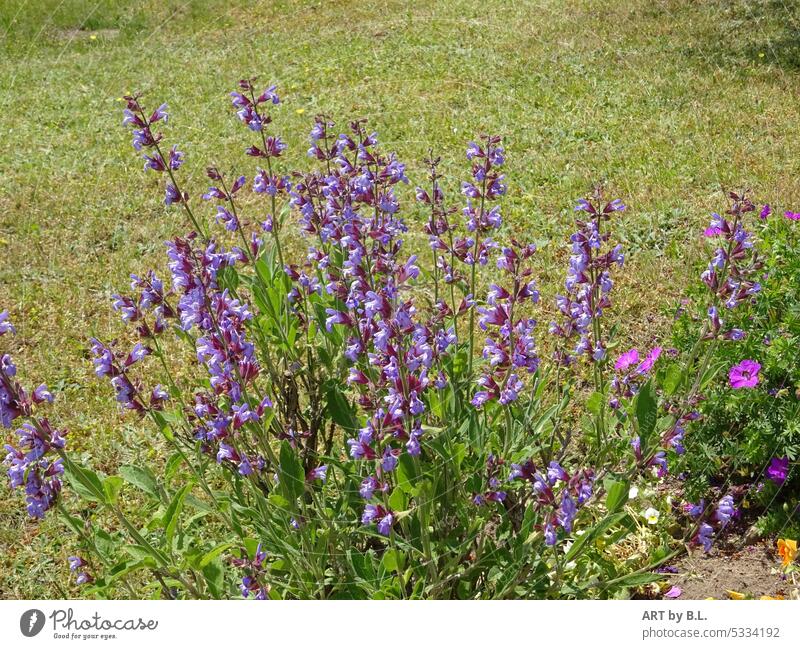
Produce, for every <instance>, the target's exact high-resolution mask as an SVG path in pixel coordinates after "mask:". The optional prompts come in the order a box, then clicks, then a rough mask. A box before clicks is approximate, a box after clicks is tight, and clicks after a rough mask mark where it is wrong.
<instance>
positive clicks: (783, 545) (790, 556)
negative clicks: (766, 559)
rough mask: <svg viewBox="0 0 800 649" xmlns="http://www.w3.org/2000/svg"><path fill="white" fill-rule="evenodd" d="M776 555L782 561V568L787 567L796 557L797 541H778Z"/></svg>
mask: <svg viewBox="0 0 800 649" xmlns="http://www.w3.org/2000/svg"><path fill="white" fill-rule="evenodd" d="M778 554H779V555H781V559H783V567H784V568H785V567H786V566H788V565H789V564H790V563H791V562H792V561H794V559H795V557H796V556H797V541H793V540H792V539H778Z"/></svg>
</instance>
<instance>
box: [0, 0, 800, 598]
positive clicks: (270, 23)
mask: <svg viewBox="0 0 800 649" xmlns="http://www.w3.org/2000/svg"><path fill="white" fill-rule="evenodd" d="M799 34H800V6H798V5H797V4H796V3H793V2H790V1H789V0H785V2H784V1H782V0H777V1H773V0H749V1H746V0H704V1H703V2H695V1H692V0H594V1H592V0H542V1H541V2H534V1H528V0H515V2H505V1H503V0H482V1H480V2H477V1H475V0H444V1H441V2H433V3H421V2H403V1H400V0H387V1H385V2H381V3H375V2H363V1H361V0H349V1H344V0H332V1H330V0H329V1H325V2H316V3H314V2H300V1H294V0H281V1H278V2H266V1H262V2H252V1H251V0H248V1H243V0H224V1H223V0H209V1H205V2H203V1H201V0H189V1H185V0H160V1H156V0H145V1H143V2H136V3H130V2H126V1H124V0H100V1H99V2H98V1H96V0H0V53H2V57H0V115H2V118H1V119H0V142H2V144H1V145H0V260H1V261H0V310H2V309H5V308H7V309H9V310H10V311H11V314H12V318H13V321H14V322H15V323H16V324H17V326H18V329H19V336H17V337H16V338H15V339H14V340H13V341H11V344H12V346H13V347H12V349H11V350H10V351H12V353H13V354H14V355H15V357H16V359H17V361H18V364H19V366H20V368H21V370H22V371H21V374H22V375H23V376H24V377H26V378H29V379H30V382H33V381H36V382H37V384H38V382H40V381H42V380H47V381H48V383H49V384H50V385H51V387H53V388H55V390H57V391H58V395H57V396H58V402H59V405H57V406H56V407H55V408H54V412H53V414H52V419H53V420H54V421H57V422H58V423H59V424H60V425H61V424H63V425H65V426H67V427H68V428H69V429H70V438H69V439H70V442H69V443H70V445H71V447H72V448H74V449H79V451H80V452H81V453H84V454H85V455H86V456H87V457H91V460H92V462H93V463H94V464H95V466H96V467H98V468H100V469H105V470H108V471H111V470H114V468H115V467H116V465H117V464H119V463H120V462H122V461H129V460H131V459H133V460H140V459H143V458H146V457H147V456H148V454H151V453H154V452H156V451H154V447H153V444H152V443H151V436H152V433H151V432H150V431H148V430H147V429H146V428H144V429H140V428H139V427H138V424H137V422H136V421H134V420H133V419H127V418H126V419H121V418H120V417H119V415H118V413H117V412H116V411H115V410H114V407H113V406H111V405H109V398H108V397H109V395H108V387H107V386H106V385H102V384H100V383H99V382H97V381H95V380H93V377H92V374H91V364H90V363H89V361H88V355H87V345H86V340H87V337H88V336H89V335H91V334H94V333H97V334H100V335H102V336H104V337H107V338H110V337H114V336H116V335H120V332H121V325H119V323H118V321H117V319H116V317H115V316H114V315H113V314H112V312H111V308H110V299H109V298H110V295H111V293H112V292H114V291H115V290H116V289H124V288H126V287H127V283H128V282H127V277H128V274H129V273H131V272H141V271H143V270H145V269H146V268H149V267H152V266H155V267H158V268H162V267H163V244H162V242H163V240H165V239H167V238H169V237H170V236H171V235H174V234H177V233H180V232H181V231H182V229H183V227H184V226H183V222H182V221H178V222H176V220H175V219H176V218H177V217H176V216H175V214H174V213H167V212H166V211H165V210H164V208H163V205H162V204H161V193H160V191H157V190H156V188H155V186H154V181H153V178H152V177H146V176H145V175H144V174H143V173H142V172H141V171H140V163H139V162H138V161H137V159H136V157H135V155H134V154H133V152H132V150H131V149H130V138H129V136H128V134H127V133H126V132H125V131H124V130H123V129H122V128H121V126H120V122H121V114H120V111H121V102H120V100H119V97H120V96H121V95H122V94H123V93H124V92H126V91H132V90H137V89H138V90H142V91H144V92H146V93H147V95H146V96H147V99H149V101H150V102H151V103H156V102H159V101H161V100H164V101H168V102H169V103H170V106H171V109H172V110H171V112H172V117H173V121H172V122H171V123H170V127H171V128H168V132H167V135H168V137H169V139H170V141H178V142H179V143H180V144H181V148H182V150H184V151H185V152H186V154H187V156H186V157H187V161H188V164H187V166H186V167H185V170H186V173H187V175H188V180H189V183H188V184H189V186H191V187H192V188H193V190H195V191H196V190H200V189H202V188H204V186H205V183H204V178H203V177H202V170H203V168H204V165H205V164H206V163H208V162H211V161H213V162H215V163H217V164H219V165H221V166H222V167H224V168H236V169H238V170H240V171H242V172H244V173H248V175H249V174H251V173H252V169H253V165H252V164H251V162H250V161H249V160H247V159H246V158H245V156H243V155H242V149H243V148H244V146H246V145H247V144H249V143H250V142H249V139H248V136H247V133H246V131H243V130H242V127H240V125H238V123H237V122H236V121H235V118H234V117H233V115H232V113H231V111H230V109H229V104H228V99H227V96H226V93H227V92H228V91H229V90H230V89H232V87H233V86H234V85H235V81H236V80H237V79H239V78H240V77H242V76H251V75H259V76H260V77H261V78H262V79H263V80H264V81H265V82H266V81H268V80H274V81H275V82H277V83H278V84H279V85H280V90H281V94H282V97H283V98H284V104H283V106H282V107H281V108H280V109H279V110H278V111H277V124H276V127H277V129H278V131H279V132H280V133H282V134H283V135H284V136H285V139H286V140H287V142H288V143H289V144H290V147H291V149H290V155H289V156H288V158H287V163H286V164H287V168H288V167H290V166H294V165H295V164H301V163H302V161H303V159H304V152H305V149H306V148H307V146H306V137H307V133H308V130H309V128H310V123H311V118H312V116H313V115H314V114H315V113H316V112H319V111H325V112H326V113H328V114H330V115H332V116H334V117H335V118H337V119H338V120H339V121H340V123H344V121H345V120H346V119H348V118H350V117H356V116H364V117H367V118H369V120H370V124H371V126H372V127H373V128H375V129H376V130H377V131H379V133H380V135H381V140H382V142H383V143H384V144H385V146H386V147H388V148H393V149H396V150H397V151H398V153H399V154H400V156H401V158H402V159H403V160H405V161H406V162H407V163H408V164H409V167H410V173H409V175H410V176H411V177H412V182H420V181H422V180H423V175H422V173H421V171H420V169H421V167H420V161H421V160H422V158H423V157H424V155H425V154H426V152H427V150H428V148H429V147H433V148H434V149H435V150H436V151H437V152H439V153H441V154H442V155H443V156H444V171H445V172H446V173H447V174H448V176H449V182H450V183H451V186H452V187H453V188H455V187H457V185H456V183H457V181H458V178H459V177H460V176H464V175H465V174H466V173H467V168H466V163H465V161H464V159H463V150H464V145H465V142H466V141H467V140H468V139H471V138H472V136H473V135H474V134H475V133H478V132H482V131H490V132H495V133H499V134H501V135H503V136H504V137H505V138H506V145H507V149H508V153H509V155H508V169H507V172H508V175H509V181H510V183H509V184H510V193H509V196H508V198H507V200H505V202H504V213H505V214H506V215H507V218H508V221H509V223H510V226H509V229H510V230H511V231H513V233H514V234H516V235H517V236H519V237H525V238H530V237H533V238H535V239H536V240H538V241H539V242H540V243H541V244H544V247H543V251H542V254H541V255H540V256H539V261H538V263H539V265H540V268H539V270H540V277H541V280H542V283H543V284H544V285H545V286H546V287H548V286H549V287H553V286H555V284H556V283H557V282H560V281H561V278H562V276H563V260H564V255H565V253H564V247H563V244H562V241H563V238H564V237H565V236H566V234H567V233H568V231H569V228H570V225H571V209H570V207H571V205H572V204H573V202H574V200H575V199H576V198H577V197H579V196H581V195H582V194H583V193H584V192H585V191H586V190H587V188H589V187H590V186H591V185H592V183H594V182H595V181H598V180H602V181H605V182H606V183H607V184H608V186H609V188H610V190H611V191H612V193H613V194H614V195H616V196H620V197H622V198H623V199H624V200H625V202H626V203H628V204H629V206H630V209H629V211H627V212H626V213H625V214H624V216H623V218H622V219H621V221H620V223H619V226H618V231H617V235H618V237H619V238H621V239H622V240H623V242H624V243H625V246H626V248H627V249H628V250H629V251H630V253H631V261H632V265H633V270H632V271H630V270H629V272H628V273H626V278H625V279H623V280H622V284H623V286H622V287H621V289H620V291H619V293H618V295H619V296H620V297H619V298H618V299H619V300H620V301H621V303H619V304H618V305H617V309H616V313H617V317H618V321H619V322H620V323H621V327H622V332H623V335H624V336H625V337H626V338H630V339H632V340H635V341H637V342H639V343H642V344H646V343H647V342H649V340H648V339H649V338H651V337H653V336H655V335H657V333H658V332H659V331H660V330H661V327H660V326H659V323H660V322H662V321H665V320H666V318H665V317H663V316H664V314H666V313H667V312H668V309H669V307H670V306H671V305H672V304H673V303H674V299H675V298H676V297H677V296H678V295H679V294H680V292H681V288H682V286H685V283H686V282H687V281H689V278H690V277H694V276H695V271H696V268H694V267H693V264H694V263H695V262H696V261H697V260H698V255H699V253H700V250H699V243H698V237H697V231H698V228H699V227H700V226H701V224H702V223H704V222H705V221H706V219H707V214H708V213H709V212H710V211H712V210H714V209H720V208H722V207H723V206H724V197H723V194H722V189H723V188H736V187H739V186H741V185H746V186H748V187H750V188H752V190H753V191H754V193H755V195H756V197H757V198H759V199H761V200H768V201H771V202H774V203H776V204H777V206H778V207H779V208H789V207H795V208H796V207H798V205H800V178H799V177H798V165H800V148H798V141H799V138H798V135H800V132H799V131H800V119H798V117H799V115H798V112H799V108H798V107H799V106H800V103H798V74H797V73H798V71H799V70H800V36H799ZM451 197H452V198H453V200H457V199H456V197H455V196H453V194H452V193H451ZM410 198H411V190H410V189H409V191H408V192H407V194H406V195H405V199H406V200H405V202H406V204H407V205H408V204H409V203H410ZM407 218H408V219H409V220H411V221H416V222H417V224H419V223H421V222H422V219H423V217H422V215H421V213H420V212H418V211H415V208H411V211H409V212H408V213H407ZM506 233H508V230H507V231H506ZM416 243H419V242H416ZM654 316H655V317H654ZM659 316H662V317H661V320H659ZM3 342H4V344H6V342H7V339H6V340H4V341H3ZM121 449H125V450H124V451H122V450H121ZM0 493H2V496H0V597H5V598H14V597H30V598H35V597H47V596H50V597H58V596H64V595H69V594H72V595H75V594H77V592H78V591H76V590H75V589H74V588H73V587H72V586H70V585H69V576H68V573H67V568H66V562H65V558H66V556H67V555H68V554H70V553H71V550H72V548H71V547H70V546H69V545H68V543H69V541H68V540H67V541H66V544H65V542H64V539H65V538H67V539H68V537H66V535H65V534H64V530H63V529H61V527H60V525H59V524H58V523H57V521H55V520H54V518H51V519H48V520H47V521H45V522H44V523H41V524H37V523H32V522H30V521H29V520H28V519H27V518H26V517H25V516H24V513H23V512H22V508H21V506H20V500H19V499H18V498H16V497H13V498H12V497H10V496H9V495H8V492H6V491H5V490H3V491H2V492H0Z"/></svg>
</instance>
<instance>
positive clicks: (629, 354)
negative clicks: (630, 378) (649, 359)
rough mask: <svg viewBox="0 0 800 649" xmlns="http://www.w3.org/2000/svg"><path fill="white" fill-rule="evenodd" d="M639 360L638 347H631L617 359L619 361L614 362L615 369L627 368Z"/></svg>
mask: <svg viewBox="0 0 800 649" xmlns="http://www.w3.org/2000/svg"><path fill="white" fill-rule="evenodd" d="M638 362H639V350H637V349H636V348H633V349H629V350H628V351H626V352H625V353H623V354H621V355H620V357H619V358H618V359H617V362H616V363H614V369H616V370H627V369H628V368H629V367H631V366H632V365H635V364H636V363H638Z"/></svg>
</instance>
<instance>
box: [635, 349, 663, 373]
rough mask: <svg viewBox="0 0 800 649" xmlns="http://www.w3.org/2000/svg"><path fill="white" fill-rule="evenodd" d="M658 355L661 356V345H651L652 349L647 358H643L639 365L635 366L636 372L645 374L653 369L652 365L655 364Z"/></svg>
mask: <svg viewBox="0 0 800 649" xmlns="http://www.w3.org/2000/svg"><path fill="white" fill-rule="evenodd" d="M659 356H661V347H653V349H652V350H651V351H650V353H649V354H648V355H647V358H645V359H644V360H643V361H642V362H641V363H640V364H639V367H637V368H636V371H637V373H639V374H647V373H648V372H649V371H650V370H651V369H653V365H655V363H656V361H657V360H658V357H659Z"/></svg>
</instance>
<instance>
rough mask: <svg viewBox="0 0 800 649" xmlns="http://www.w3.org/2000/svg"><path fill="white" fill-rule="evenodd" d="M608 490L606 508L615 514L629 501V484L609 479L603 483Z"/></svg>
mask: <svg viewBox="0 0 800 649" xmlns="http://www.w3.org/2000/svg"><path fill="white" fill-rule="evenodd" d="M603 485H604V486H605V488H606V508H607V509H608V511H609V512H615V511H617V510H618V509H619V508H620V507H622V506H623V505H624V504H625V503H626V502H627V501H628V489H629V487H628V483H627V482H624V481H621V480H612V479H610V478H609V479H607V480H604V481H603Z"/></svg>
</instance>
